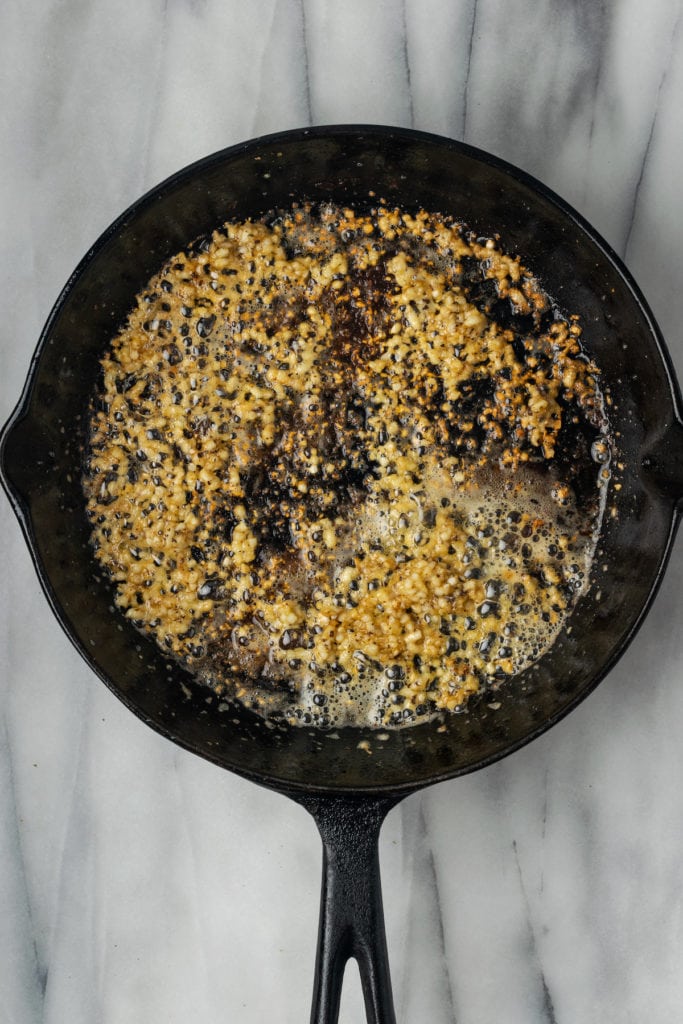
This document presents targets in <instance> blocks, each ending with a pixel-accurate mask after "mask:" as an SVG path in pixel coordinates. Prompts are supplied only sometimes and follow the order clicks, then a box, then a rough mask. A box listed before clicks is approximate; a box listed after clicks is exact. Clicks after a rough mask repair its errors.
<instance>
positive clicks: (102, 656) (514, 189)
mask: <svg viewBox="0 0 683 1024" xmlns="http://www.w3.org/2000/svg"><path fill="white" fill-rule="evenodd" d="M378 197H383V198H385V199H386V200H388V201H390V202H396V203H397V204H399V205H401V206H402V207H404V208H408V209H415V210H416V209H418V208H420V207H425V208H427V209H430V210H435V211H440V212H443V213H445V214H452V215H453V216H455V217H456V218H458V219H461V220H464V221H465V222H466V223H467V224H468V225H469V226H470V227H471V228H472V229H473V230H474V231H475V232H476V233H477V234H479V235H486V236H488V235H491V234H498V235H500V238H501V244H502V247H503V248H504V249H505V250H507V251H508V252H511V253H515V254H519V255H520V256H521V257H522V258H523V260H524V262H525V263H526V264H527V266H530V267H531V268H532V269H533V271H534V272H535V273H536V274H537V275H538V276H539V277H540V278H541V281H542V283H543V284H544V285H545V287H546V289H547V291H548V292H549V293H550V295H551V296H553V297H554V298H555V299H556V300H557V302H558V304H559V305H560V307H561V308H562V309H563V310H564V311H565V312H576V313H578V314H580V316H581V318H582V320H583V323H584V327H585V334H584V339H585V342H586V344H587V347H588V348H589V349H590V351H591V353H592V354H593V355H594V356H595V358H596V359H597V360H598V362H599V364H600V365H601V367H602V369H603V371H604V376H605V379H606V380H607V381H608V382H609V394H610V399H611V401H612V406H611V413H610V415H611V419H612V423H613V426H614V430H615V434H616V436H617V441H618V449H619V454H618V461H619V462H620V463H621V464H623V467H624V468H623V470H621V471H620V472H619V473H618V474H617V483H618V484H619V488H618V489H617V488H615V487H614V486H613V487H612V488H611V489H610V494H609V506H610V509H611V508H613V509H614V512H613V513H612V512H610V511H608V514H607V515H606V518H605V528H604V530H603V534H602V537H601V542H600V553H599V557H598V559H597V560H596V562H597V564H596V570H595V583H594V586H593V588H592V590H591V592H590V593H589V594H588V595H587V597H586V598H584V599H583V600H582V601H581V602H580V603H579V605H578V606H577V608H576V610H575V612H574V614H573V616H572V620H571V630H570V631H568V632H567V633H565V635H563V637H562V638H561V640H560V641H559V642H558V643H557V644H556V645H555V647H554V648H553V650H552V651H551V652H550V653H549V654H548V655H546V656H545V657H544V658H543V659H542V660H541V661H540V662H539V663H538V664H537V665H536V666H534V667H533V668H532V669H530V670H529V671H527V672H526V673H524V674H523V675H521V676H519V677H518V678H517V679H516V680H514V682H513V683H511V684H509V685H507V686H506V688H505V690H504V691H502V692H501V693H499V694H496V695H495V696H491V695H489V696H487V697H485V698H483V699H481V700H476V701H473V702H472V703H471V705H470V707H469V708H468V710H467V712H465V713H463V714H460V715H456V716H450V717H448V718H447V719H446V720H445V721H444V723H443V724H441V725H439V723H430V724H423V725H419V726H415V727H412V728H408V729H405V730H403V731H398V732H392V733H390V734H388V736H387V738H386V739H378V738H377V736H376V734H373V733H371V732H369V731H367V732H366V731H364V730H353V729H340V730H337V731H336V732H333V733H331V734H330V733H324V732H319V731H316V730H307V729H282V728H277V729H275V728H271V727H268V726H267V725H265V724H264V723H263V722H262V721H261V720H259V719H257V718H256V717H255V716H254V715H252V714H251V713H249V712H247V711H245V710H244V709H240V708H239V707H235V706H233V705H227V704H224V703H221V702H220V701H218V700H217V699H216V698H215V697H213V696H212V695H211V694H209V693H208V692H207V691H206V690H204V689H202V688H200V687H198V686H196V685H195V684H194V683H193V681H192V679H191V678H190V677H189V676H188V675H187V673H185V672H183V671H182V670H180V669H179V668H178V667H177V666H175V665H173V664H171V663H170V662H167V661H166V659H165V658H164V656H163V655H162V654H161V653H160V652H159V651H158V650H157V648H156V647H155V646H154V645H153V644H152V643H151V642H150V641H147V640H145V639H144V638H142V637H141V636H140V635H139V634H138V633H137V632H136V631H135V630H134V629H133V628H132V627H131V626H130V625H129V624H128V623H127V622H126V621H125V620H124V619H123V618H122V617H121V616H119V615H118V614H116V613H115V612H114V611H113V608H112V596H111V593H110V590H109V587H108V585H107V583H106V581H105V580H103V579H101V578H98V576H97V575H96V574H95V570H94V563H93V561H92V559H91V556H90V550H89V545H88V528H87V523H86V520H85V516H84V512H83V499H82V495H81V491H80V483H79V477H80V460H81V451H82V442H83V438H82V425H83V412H84V408H85V405H86V402H87V398H88V395H89V393H90V391H91V389H92V387H93V385H94V381H95V379H96V376H97V372H98V358H99V356H100V354H101V352H102V351H103V349H104V348H105V346H106V345H107V342H108V340H109V339H110V337H111V335H112V334H113V332H114V331H115V329H116V328H117V327H118V326H119V325H120V324H121V323H122V321H123V320H124V319H125V317H126V315H127V313H128V311H129V309H130V307H131V305H132V302H133V297H134V296H135V294H136V292H137V291H138V290H139V289H140V288H142V286H143V285H144V284H145V282H146V281H147V279H148V278H149V277H150V276H151V275H152V274H153V273H154V272H155V271H156V270H157V269H158V268H159V266H160V265H161V263H162V262H163V261H164V260H165V259H166V258H167V257H168V256H169V255H171V254H172V253H173V252H175V251H178V250H179V249H182V248H184V247H185V246H186V245H187V243H188V242H189V241H190V240H193V239H195V238H196V237H197V236H199V235H201V234H203V233H205V232H207V231H210V230H212V229H213V228H214V227H215V226H217V225H219V224H220V223H222V222H223V221H225V220H227V219H229V218H231V217H237V218H245V217H247V216H253V217H257V216H259V215H262V214H263V213H265V212H267V211H269V210H271V209H273V208H282V207H287V206H289V205H290V204H291V203H292V202H295V201H301V200H302V199H311V200H314V201H316V200H328V199H333V200H335V201H337V202H343V203H352V204H354V205H356V206H357V207H369V206H371V205H372V204H373V202H374V201H376V198H378ZM677 402H678V393H677V389H676V385H675V382H674V381H673V378H672V374H671V371H670V367H669V363H668V359H667V356H666V352H665V350H664V346H663V343H662V341H661V339H660V337H659V334H658V331H657V328H656V325H654V323H653V321H652V318H651V316H650V315H649V313H648V311H647V308H646V306H645V304H644V302H643V300H642V297H641V296H640V295H639V293H638V291H637V289H636V288H635V286H634V284H633V282H632V281H631V280H630V278H629V277H628V275H627V274H626V272H625V271H624V270H623V268H622V267H620V265H619V264H618V261H616V258H615V257H614V255H613V254H612V253H611V252H610V251H609V249H608V248H607V247H606V246H605V244H604V243H602V242H601V241H600V240H599V239H598V238H597V236H595V234H594V233H593V232H592V231H591V230H590V229H589V228H588V227H587V225H585V224H584V223H583V222H582V221H581V220H580V218H578V217H577V215H576V214H574V213H573V212H572V211H571V210H569V208H567V207H566V206H565V205H564V204H562V203H561V202H560V201H559V200H558V199H557V197H555V196H553V195H552V194H551V193H549V192H547V191H546V190H545V189H543V188H542V187H541V186H539V185H538V183H537V182H534V181H533V180H532V179H530V178H528V177H527V176H525V175H524V174H522V173H520V172H518V171H516V170H514V169H512V168H510V167H509V166H508V165H505V164H503V163H501V162H499V161H497V160H495V159H494V158H492V157H489V156H487V155H485V154H482V153H480V152H478V151H476V150H473V149H471V148H469V147H466V146H464V145H460V144H457V143H454V142H450V141H447V140H443V139H439V138H436V137H434V136H429V135H424V134H420V133H415V132H405V131H394V130H391V129H379V128H361V129H359V128H344V127H340V128H334V129H314V130H311V131H300V132H292V133H285V134H282V135H279V136H270V137H268V138H266V139H262V140H256V141H254V142H252V143H247V144H245V145H242V146H238V147H234V148H232V149H229V150H226V151H224V152H222V153H218V154H216V155H214V156H212V157H209V158H208V159H206V160H204V161H201V162H200V163H198V164H195V165H194V166H192V167H190V168H188V169H187V170H185V171H182V172H180V173H179V174H177V175H175V176H174V177H173V178H171V179H169V180H168V181H166V182H165V183H163V184H162V185H160V186H159V187H158V188H156V189H154V190H153V192H151V193H149V194H148V195H147V196H145V197H144V198H143V199H142V200H140V201H139V202H138V203H136V204H135V205H134V206H133V207H132V208H131V209H130V210H129V211H127V213H126V214H124V215H123V216H122V217H121V218H120V219H119V220H118V221H117V222H116V223H115V224H114V225H113V226H112V227H111V228H110V229H109V230H108V231H107V232H106V233H105V235H104V236H103V237H102V238H101V239H100V240H99V241H98V242H97V243H96V245H95V246H94V247H93V249H92V251H91V252H90V253H88V255H87V256H86V257H85V259H84V260H83V262H82V263H81V265H80V266H79V268H78V269H77V270H76V272H75V273H74V275H73V277H72V279H71V280H70V281H69V283H68V284H67V286H66V288H65V290H64V292H63V294H62V296H61V297H60V299H59V301H58V302H57V305H56V306H55V309H54V310H53V312H52V314H51V317H50V319H49V321H48V323H47V325H46V327H45V329H44V333H43V336H42V338H41V342H40V345H39V350H38V352H37V354H36V357H35V360H34V363H33V365H32V369H31V374H30V378H29V382H28V384H27V388H26V390H25V392H24V396H23V398H22V401H21V402H20V404H19V406H18V408H17V410H16V412H15V414H14V417H13V420H12V421H11V423H10V425H9V430H7V431H6V432H5V435H4V438H3V448H2V471H3V474H4V478H5V483H6V486H7V487H8V489H9V490H10V493H11V497H12V499H13V501H14V504H15V508H16V509H17V512H18V514H19V516H20V519H21V520H22V525H23V527H24V530H25V533H26V534H27V537H28V539H29V542H30V544H31V546H32V550H33V553H34V556H35V560H36V564H37V567H38V571H39V573H40V576H41V580H42V582H43V585H44V586H45V588H46V591H47V594H48V597H49V599H50V600H51V602H52V605H53V607H54V609H55V611H56V613H57V615H58V616H59V618H60V621H61V622H62V625H63V626H64V627H65V629H66V631H67V633H68V634H69V636H70V637H71V639H72V640H73V641H74V643H75V644H76V646H77V647H78V649H79V650H80V651H81V653H82V654H83V655H84V657H86V659H87V660H88V662H89V663H90V664H91V665H92V667H93V668H94V669H95V671H96V672H97V673H98V674H99V675H100V677H101V678H102V679H104V681H105V682H106V683H107V685H108V686H110V688H111V689H112V690H113V691H114V692H115V693H116V694H117V695H118V696H119V697H120V698H121V699H122V700H123V701H124V702H125V703H126V704H127V705H128V706H130V707H131V708H132V709H133V710H134V711H135V712H136V713H137V714H138V715H140V716H141V717H142V718H143V719H144V720H145V721H147V722H148V723H149V724H150V725H151V726H153V727H154V728H156V729H158V730H160V731H161V732H163V733H164V734H166V735H168V736H169V737H170V738H172V739H174V740H175V741H176V742H178V743H180V744H181V745H183V746H185V747H188V748H190V749H192V750H194V751H196V752H197V753H199V754H201V755H202V756H204V757H207V758H209V759H210V760H213V761H215V762H217V763H219V764H221V765H223V766H225V767H227V768H230V769H232V770H235V771H238V772H240V773H242V774H246V775H248V776H250V777H255V778H257V780H259V781H262V782H266V783H268V784H271V785H276V786H279V787H281V788H285V789H286V788H290V789H294V790H296V789H302V788H313V789H321V790H325V789H329V790H351V789H353V790H363V791H371V790H387V789H393V790H404V789H410V788H413V787H416V786H419V785H422V784H424V783H426V782H430V781H435V780H437V779H439V778H445V777H448V776H453V775H457V774H461V773H464V772H467V771H470V770H472V769H474V768H476V767H480V766H481V765H483V764H486V763H488V762H489V761H491V760H495V759H496V758H499V757H501V756H503V755H504V754H506V753H508V752H510V751H511V750H513V749H515V748H516V747H518V746H520V745H521V744H522V743H524V742H526V741H527V740H528V739H530V738H532V737H533V736H534V735H536V734H538V733H539V732H541V731H543V729H545V728H547V727H548V726H549V725H550V724H552V723H553V722H554V721H556V720H557V719H558V718H559V717H561V716H562V715H563V714H565V713H566V712H567V711H568V710H569V709H570V708H571V707H573V706H574V705H575V704H576V702H577V701H578V700H580V699H581V698H582V697H583V696H585V694H586V693H588V692H589V691H590V690H591V689H592V687H593V686H594V685H595V684H596V683H597V682H598V681H599V679H600V678H601V677H602V675H604V673H605V672H606V671H607V669H608V668H609V667H610V665H611V664H612V663H613V661H614V660H615V658H616V657H617V656H618V654H619V653H620V652H621V650H623V648H624V646H625V644H626V643H627V642H628V640H629V639H630V637H631V635H632V634H633V632H634V630H635V628H636V627H637V624H638V623H639V621H640V619H641V617H642V615H643V614H644V611H645V609H646V607H647V604H648V602H649V599H650V597H651V595H652V594H653V592H654V589H655V588H656V585H657V582H658V580H659V577H660V575H661V572H662V570H663V566H664V563H665V560H666V556H667V553H668V549H669V545H670V542H671V538H672V536H673V529H674V522H675V514H674V499H673V498H672V497H670V496H668V495H667V493H665V489H664V488H660V487H657V486H655V483H654V482H653V479H651V478H650V477H648V475H647V473H646V472H644V471H643V469H642V463H643V456H644V454H645V453H646V452H649V451H650V450H656V448H657V444H658V443H659V441H660V438H662V437H664V436H665V435H667V434H668V433H670V432H671V430H672V429H675V427H676V424H677ZM494 702H495V703H498V702H500V707H499V708H496V709H493V708H491V707H490V706H489V705H490V704H491V703H494ZM364 739H369V740H370V742H371V750H372V753H371V754H370V755H369V754H368V752H367V750H365V749H362V748H359V742H360V741H361V740H364Z"/></svg>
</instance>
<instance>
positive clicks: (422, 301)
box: [84, 204, 609, 727]
mask: <svg viewBox="0 0 683 1024" xmlns="http://www.w3.org/2000/svg"><path fill="white" fill-rule="evenodd" d="M580 336H581V328H580V325H579V323H578V322H577V320H576V319H575V318H572V317H569V318H566V317H564V316H562V315H561V314H560V313H559V312H558V310H557V309H556V308H555V307H554V306H553V304H552V303H551V301H550V300H549V298H548V297H547V296H546V295H545V294H544V292H543V290H542V288H541V286H540V284H539V282H538V281H537V279H536V278H535V277H534V276H533V275H532V274H531V273H530V272H529V271H527V270H526V269H525V267H523V266H522V265H521V263H520V262H519V260H517V259H514V258H512V257H510V256H507V255H506V254H505V253H503V252H502V251H501V250H500V249H499V248H498V246H497V244H496V242H495V240H493V239H475V238H473V237H471V236H470V235H469V234H468V233H467V231H466V229H465V228H464V227H463V226H462V225H459V224H456V223H453V222H451V221H449V220H447V219H446V218H443V217H440V216H437V215H433V214H427V213H425V212H424V211H421V212H419V213H417V214H416V215H411V214H409V213H405V212H401V211H399V210H395V209H391V208H389V207H387V206H385V205H383V204H378V205H377V206H376V208H375V209H373V210H372V211H371V212H369V213H367V214H366V213H358V212H354V211H352V210H347V209H340V208H337V207H333V206H329V207H324V208H318V209H309V208H307V207H301V208H295V209H293V210H290V211H288V212H284V213H281V214H280V215H279V216H277V217H273V218H270V219H268V220H263V221H260V222H244V223H230V224H227V225H225V227H223V228H222V229H220V230H218V231H216V232H215V233H214V234H213V236H212V237H211V238H208V239H205V240H203V241H202V242H201V243H199V244H197V245H195V246H193V247H192V248H191V249H190V250H188V251H187V252H185V253H180V254H178V255H177V256H174V257H173V258H172V259H171V260H170V261H169V262H168V263H167V264H166V265H165V266H164V268H163V269H162V270H161V272H160V273H159V274H157V275H156V276H155V277H154V278H153V279H152V280H151V281H150V282H149V285H148V287H147V289H146V290H145V292H144V293H143V294H141V295H140V296H139V298H138V301H137V306H136V308H135V310H134V311H133V312H132V313H131V315H130V318H129V320H128V323H127V324H126V325H125V327H124V328H123V329H122V330H121V331H120V332H119V334H118V335H117V336H116V337H115V338H114V340H113V342H112V345H111V348H110V351H109V352H108V353H107V354H106V355H105V357H104V358H103V360H102V370H103V377H102V386H101V389H100V391H99V393H98V395H97V396H96V397H95V398H94V399H93V402H92V408H91V423H90V449H89V453H88V460H87V468H86V472H85V475H84V488H85V493H86V497H87V510H88V515H89V518H90V521H91V524H92V539H93V544H94V546H95V551H96V555H97V558H98V560H99V561H100V562H101V564H102V565H103V566H104V567H105V568H106V570H107V572H108V573H109V575H110V576H111V578H112V580H113V581H114V584H115V588H116V594H117V602H118V604H119V606H120V607H121V609H123V610H124V612H125V614H126V615H127V616H129V617H130V618H131V619H132V620H133V621H134V622H135V623H136V625H137V626H138V627H139V628H140V629H141V630H142V631H143V632H145V633H147V634H149V635H151V636H152V637H154V638H155V640H156V641H157V642H158V644H159V645H160V646H161V647H162V649H164V650H166V651H168V653H169V655H171V656H173V657H175V658H177V659H179V660H180V661H181V662H182V663H183V664H185V665H187V666H188V667H189V668H190V669H191V670H192V671H194V672H195V673H196V675H197V676H198V677H199V678H201V679H203V680H204V681H206V682H207V683H208V684H209V685H210V686H212V687H213V688H214V689H216V690H218V691H219V692H225V693H226V694H228V695H231V696H234V697H236V698H238V699H240V700H242V701H244V702H246V703H248V704H250V705H252V706H254V707H255V708H257V709H258V710H260V711H262V712H263V713H265V714H274V715H278V716H283V717H285V718H286V719H288V720H290V721H292V722H300V723H307V724H308V723H312V724H316V725H322V726H329V725H337V724H344V723H346V722H352V723H358V724H371V725H375V726H383V727H384V726H386V725H387V724H389V725H398V724H404V723H410V722H414V721H416V720H420V719H422V718H424V716H425V715H426V716H430V715H434V714H436V713H439V712H441V711H443V710H454V709H459V708H462V707H463V706H464V704H465V703H466V701H467V699H468V696H469V695H471V694H472V693H474V692H476V691H477V690H479V689H481V688H482V687H490V686H498V685H499V684H502V683H504V681H505V679H506V678H507V677H509V676H510V675H512V674H513V673H516V672H519V671H520V670H521V669H523V668H524V667H525V666H527V665H528V664H530V663H531V662H532V661H533V660H535V659H536V658H538V657H539V655H540V654H542V653H543V651H544V650H546V649H547V648H548V647H549V646H550V645H551V644H552V642H553V641H554V639H555V638H556V636H557V635H558V633H559V631H560V630H561V628H562V625H563V623H564V622H565V620H566V617H567V615H568V612H569V611H570V610H571V607H572V606H573V604H574V603H575V601H576V599H577V597H578V596H579V595H580V594H581V593H582V591H583V590H584V589H585V587H586V585H587V580H588V576H589V567H590V561H591V558H592V554H593V548H594V543H595V536H596V532H597V529H598V526H599V520H600V516H601V514H602V507H603V504H604V502H603V495H604V486H603V485H604V483H605V481H606V479H607V477H608V460H609V440H608V436H607V424H606V419H605V413H604V407H603V401H602V396H601V393H600V389H599V383H598V381H599V373H598V370H597V368H596V367H595V365H594V364H593V363H592V362H591V361H590V360H589V359H588V357H587V356H586V354H585V353H584V351H583V348H582V345H581V341H580Z"/></svg>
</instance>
